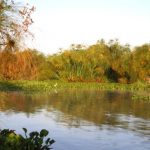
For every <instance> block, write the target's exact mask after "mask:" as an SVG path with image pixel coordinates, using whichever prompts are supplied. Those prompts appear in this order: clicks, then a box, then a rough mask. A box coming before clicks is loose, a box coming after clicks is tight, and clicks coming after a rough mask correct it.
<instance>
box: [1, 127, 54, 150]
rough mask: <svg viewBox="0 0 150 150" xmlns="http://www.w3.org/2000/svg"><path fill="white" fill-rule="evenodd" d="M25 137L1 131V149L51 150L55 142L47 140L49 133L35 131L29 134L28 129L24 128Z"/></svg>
mask: <svg viewBox="0 0 150 150" xmlns="http://www.w3.org/2000/svg"><path fill="white" fill-rule="evenodd" d="M23 130H24V132H25V137H24V136H22V135H19V134H16V133H15V131H14V130H9V129H4V130H0V149H1V150H50V149H52V148H50V147H51V145H52V144H53V143H54V142H55V141H54V140H53V139H50V138H47V139H46V140H45V139H44V138H45V137H46V136H47V135H48V133H49V132H48V131H47V130H45V129H43V130H41V131H40V132H37V131H33V132H31V133H29V135H28V134H27V129H26V128H23Z"/></svg>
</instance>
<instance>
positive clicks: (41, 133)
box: [40, 129, 49, 137]
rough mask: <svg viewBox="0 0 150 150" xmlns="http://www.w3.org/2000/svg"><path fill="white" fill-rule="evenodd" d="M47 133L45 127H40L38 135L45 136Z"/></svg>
mask: <svg viewBox="0 0 150 150" xmlns="http://www.w3.org/2000/svg"><path fill="white" fill-rule="evenodd" d="M48 133H49V132H48V131H47V130H46V129H42V130H41V132H40V137H44V136H47V135H48Z"/></svg>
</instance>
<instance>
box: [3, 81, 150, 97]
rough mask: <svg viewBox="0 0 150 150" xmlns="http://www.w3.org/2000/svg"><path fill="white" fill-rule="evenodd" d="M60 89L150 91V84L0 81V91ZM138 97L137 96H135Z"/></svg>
mask: <svg viewBox="0 0 150 150" xmlns="http://www.w3.org/2000/svg"><path fill="white" fill-rule="evenodd" d="M59 89H96V90H112V91H116V90H117V91H133V92H134V91H146V92H149V91H150V85H149V84H142V83H135V84H121V83H97V82H65V81H58V80H49V81H0V91H45V92H46V91H50V90H59ZM133 97H136V96H133Z"/></svg>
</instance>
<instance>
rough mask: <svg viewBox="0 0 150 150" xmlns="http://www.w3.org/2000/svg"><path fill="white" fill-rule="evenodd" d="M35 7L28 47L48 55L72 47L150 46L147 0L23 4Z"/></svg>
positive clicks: (32, 0)
mask: <svg viewBox="0 0 150 150" xmlns="http://www.w3.org/2000/svg"><path fill="white" fill-rule="evenodd" d="M26 1H27V2H29V3H30V4H31V5H35V6H36V12H35V13H34V15H33V19H34V21H35V23H34V24H33V25H32V27H31V30H32V32H33V33H34V34H35V39H34V41H33V42H32V44H31V45H32V47H35V48H37V49H38V50H40V51H42V52H44V53H46V54H49V53H50V54H51V53H55V52H58V49H59V48H67V47H69V45H70V44H72V43H76V44H78V43H81V44H87V45H88V44H94V43H95V42H96V41H97V40H99V39H101V38H104V39H105V40H106V41H108V40H109V39H115V38H118V39H119V40H120V42H121V43H122V44H125V43H129V44H131V45H132V46H134V45H140V44H142V43H145V42H150V0H26Z"/></svg>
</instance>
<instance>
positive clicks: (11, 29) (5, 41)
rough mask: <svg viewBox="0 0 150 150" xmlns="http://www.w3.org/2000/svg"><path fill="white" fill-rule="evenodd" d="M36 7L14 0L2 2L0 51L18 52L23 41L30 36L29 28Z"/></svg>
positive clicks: (0, 12) (0, 6)
mask: <svg viewBox="0 0 150 150" xmlns="http://www.w3.org/2000/svg"><path fill="white" fill-rule="evenodd" d="M34 11H35V8H34V7H31V8H30V7H29V5H28V4H25V5H23V4H21V3H17V2H15V1H14V0H0V49H5V50H9V51H10V50H16V49H18V46H19V45H20V43H21V42H22V39H23V38H24V37H26V36H27V35H29V34H30V32H29V30H28V29H29V26H30V25H31V24H32V23H33V20H32V18H31V14H32V12H34Z"/></svg>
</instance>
